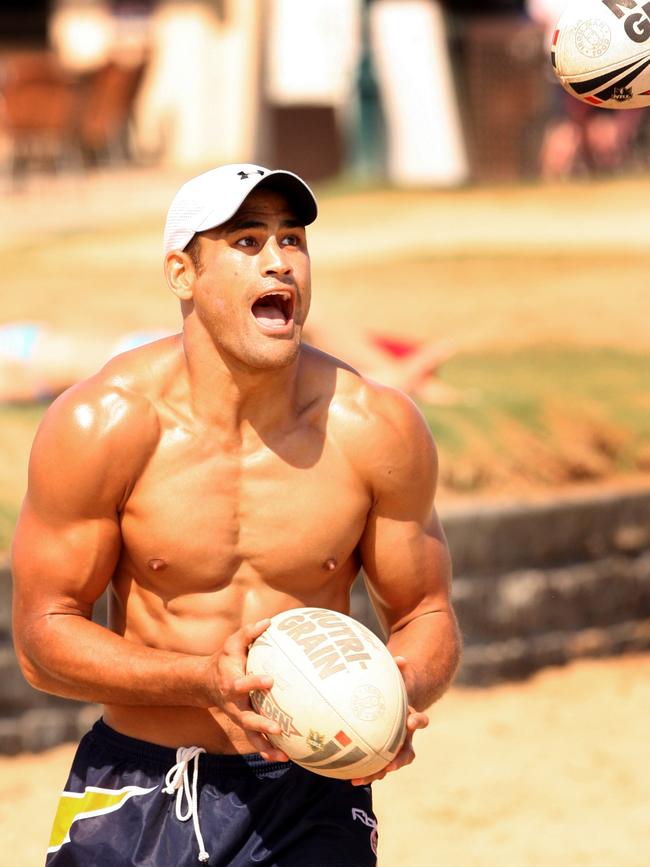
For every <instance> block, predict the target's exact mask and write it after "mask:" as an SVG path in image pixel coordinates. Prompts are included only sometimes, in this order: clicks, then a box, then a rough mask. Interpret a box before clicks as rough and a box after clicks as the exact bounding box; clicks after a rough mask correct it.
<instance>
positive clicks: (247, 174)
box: [237, 169, 264, 181]
mask: <svg viewBox="0 0 650 867" xmlns="http://www.w3.org/2000/svg"><path fill="white" fill-rule="evenodd" d="M237 174H238V175H239V177H240V178H241V179H242V181H245V180H246V178H248V177H250V176H251V175H264V172H263V171H262V169H257V171H255V172H237Z"/></svg>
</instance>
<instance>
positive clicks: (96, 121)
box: [78, 62, 145, 164]
mask: <svg viewBox="0 0 650 867" xmlns="http://www.w3.org/2000/svg"><path fill="white" fill-rule="evenodd" d="M144 66H145V64H144V63H139V64H137V65H125V64H120V63H116V62H109V63H107V64H106V65H104V66H102V67H100V68H99V69H97V70H95V71H94V72H92V73H90V75H89V76H88V77H87V79H86V81H85V86H84V95H83V105H82V109H81V112H80V116H79V124H78V136H79V146H80V148H81V151H82V153H83V155H84V158H85V160H86V161H87V162H89V163H91V164H97V163H103V162H108V163H115V162H121V161H123V160H125V159H128V157H129V155H130V153H129V141H128V131H129V123H130V121H131V116H132V111H133V104H134V100H135V97H136V94H137V92H138V88H139V86H140V83H141V80H142V76H143V72H144Z"/></svg>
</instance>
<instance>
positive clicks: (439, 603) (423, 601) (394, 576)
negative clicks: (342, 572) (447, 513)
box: [360, 512, 451, 631]
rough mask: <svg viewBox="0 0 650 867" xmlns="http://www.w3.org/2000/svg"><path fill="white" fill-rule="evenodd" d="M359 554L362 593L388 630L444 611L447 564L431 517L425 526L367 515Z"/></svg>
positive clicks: (440, 536)
mask: <svg viewBox="0 0 650 867" xmlns="http://www.w3.org/2000/svg"><path fill="white" fill-rule="evenodd" d="M360 549H361V558H362V564H363V569H364V572H365V575H366V583H367V586H368V591H369V593H370V596H371V599H372V601H373V603H374V605H375V608H376V610H377V614H378V616H379V618H380V620H381V621H382V624H383V626H384V627H385V628H386V629H387V630H388V631H394V630H395V629H399V628H400V627H401V626H403V625H405V624H406V623H407V622H409V621H410V620H412V619H414V618H415V617H419V616H421V615H423V614H428V613H431V612H434V611H442V610H447V609H448V607H449V594H450V584H451V564H450V558H449V551H448V548H447V543H446V541H445V537H444V533H443V531H442V527H441V526H440V522H439V520H438V517H437V515H436V514H435V512H433V513H432V514H431V515H430V516H429V518H428V519H427V520H426V521H422V520H420V519H417V518H412V519H406V518H401V519H396V518H394V517H389V516H384V515H382V514H381V513H376V512H373V514H371V516H370V517H369V520H368V524H367V526H366V531H365V533H364V535H363V538H362V540H361V546H360Z"/></svg>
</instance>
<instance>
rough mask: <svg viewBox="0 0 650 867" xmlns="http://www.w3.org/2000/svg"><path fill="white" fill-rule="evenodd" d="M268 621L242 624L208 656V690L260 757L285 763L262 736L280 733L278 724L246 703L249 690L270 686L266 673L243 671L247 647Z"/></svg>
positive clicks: (269, 679) (216, 703)
mask: <svg viewBox="0 0 650 867" xmlns="http://www.w3.org/2000/svg"><path fill="white" fill-rule="evenodd" d="M270 622H271V621H270V620H268V619H266V620H260V621H258V622H257V623H253V624H248V625H247V626H242V628H241V629H238V630H237V632H235V633H233V635H231V636H230V637H229V638H228V639H227V640H226V641H225V643H224V645H223V647H222V648H221V650H220V651H219V653H216V654H215V655H214V656H213V657H212V658H211V671H212V675H213V685H212V690H211V692H212V694H213V696H214V700H215V705H216V706H217V707H219V708H220V709H221V710H222V711H223V712H224V713H225V714H227V715H228V716H229V717H230V719H231V720H232V721H233V722H234V723H235V725H237V726H239V728H241V729H242V730H243V731H244V733H245V734H246V736H247V737H248V740H249V741H250V743H251V745H252V747H253V748H254V750H255V751H256V752H258V753H259V754H260V755H261V756H262V758H263V759H266V761H268V762H286V761H288V760H289V759H288V756H287V754H286V753H284V752H283V751H282V750H279V749H277V748H276V747H274V746H273V745H272V744H271V743H270V741H269V740H268V739H267V737H266V736H267V735H279V734H280V733H281V731H282V729H281V728H280V725H279V723H277V722H275V721H274V720H270V719H267V718H266V717H264V716H262V715H261V714H258V713H256V712H255V711H254V710H253V708H252V706H251V703H250V693H251V692H252V691H253V690H255V689H270V688H271V687H272V686H273V678H272V677H270V676H269V675H267V674H264V675H254V674H246V657H247V655H248V648H249V647H250V645H251V644H252V643H253V642H254V641H255V639H256V638H257V637H258V636H260V635H261V634H262V633H263V632H264V630H265V629H266V628H267V627H268V625H269V623H270Z"/></svg>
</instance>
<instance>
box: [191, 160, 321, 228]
mask: <svg viewBox="0 0 650 867" xmlns="http://www.w3.org/2000/svg"><path fill="white" fill-rule="evenodd" d="M251 180H252V183H250V184H248V185H247V187H246V189H245V190H242V193H243V195H242V196H241V198H239V199H238V200H237V201H235V202H234V203H233V207H232V209H230V213H228V214H225V215H224V211H223V207H218V208H215V209H214V210H212V211H210V213H209V214H206V216H205V217H204V218H203V220H202V221H201V223H200V225H199V226H197V229H196V231H197V232H205V231H207V230H208V229H216V228H217V226H222V225H223V224H224V223H227V222H228V220H230V219H231V218H232V217H234V215H235V214H236V213H237V211H238V210H239V209H240V208H241V206H242V205H243V203H244V202H245V201H246V199H247V198H248V196H250V194H251V193H252V192H253V191H254V190H256V189H258V188H260V187H261V188H264V189H270V190H275V191H277V192H279V193H282V194H283V195H285V196H286V197H287V200H288V202H289V204H290V205H291V207H292V208H293V209H294V210H295V214H296V217H297V218H298V219H299V220H300V222H301V223H302V224H303V225H305V226H308V225H309V224H310V223H313V222H314V220H315V219H316V217H317V216H318V206H317V204H316V199H315V197H314V194H313V193H312V191H311V190H310V188H309V187H308V186H307V184H306V183H305V182H304V181H303V180H302V178H299V177H298V175H294V174H293V172H288V171H286V170H284V169H277V170H275V171H271V172H268V173H267V174H265V175H264V176H263V177H260V178H259V179H256V180H253V179H251Z"/></svg>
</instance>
